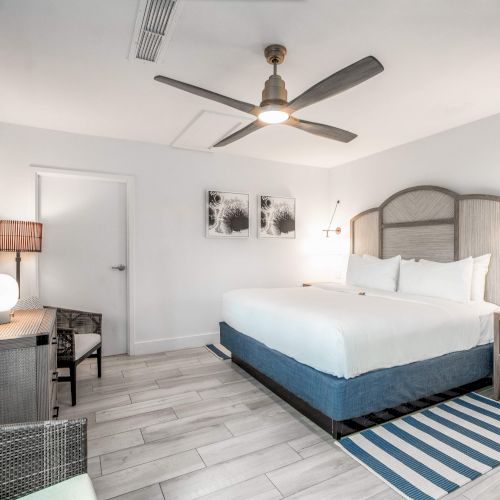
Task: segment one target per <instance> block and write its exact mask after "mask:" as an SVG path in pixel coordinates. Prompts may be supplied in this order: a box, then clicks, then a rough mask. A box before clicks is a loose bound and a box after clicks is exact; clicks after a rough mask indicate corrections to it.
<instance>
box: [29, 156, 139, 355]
mask: <svg viewBox="0 0 500 500" xmlns="http://www.w3.org/2000/svg"><path fill="white" fill-rule="evenodd" d="M30 167H31V168H32V169H33V174H34V191H35V198H34V199H35V220H36V221H38V220H39V217H40V179H41V177H59V178H61V177H71V178H80V179H86V180H96V181H104V182H118V183H121V184H125V205H126V209H125V210H126V213H125V224H126V226H125V231H126V235H125V239H126V265H127V275H126V286H125V288H126V292H125V293H126V305H125V307H126V311H127V331H126V334H127V352H128V354H129V355H133V354H135V293H134V290H135V251H134V241H135V177H134V176H131V175H121V174H114V173H109V172H96V171H89V170H77V169H70V168H60V167H48V166H44V165H30ZM37 257H38V256H37ZM35 280H36V282H35V289H36V291H37V294H38V295H39V294H40V266H39V265H38V258H37V259H36V263H35Z"/></svg>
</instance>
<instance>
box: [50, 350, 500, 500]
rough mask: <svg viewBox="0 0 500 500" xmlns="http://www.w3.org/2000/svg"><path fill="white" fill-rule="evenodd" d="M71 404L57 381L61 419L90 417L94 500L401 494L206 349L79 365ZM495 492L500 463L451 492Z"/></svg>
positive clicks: (461, 497)
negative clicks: (99, 366) (74, 400)
mask: <svg viewBox="0 0 500 500" xmlns="http://www.w3.org/2000/svg"><path fill="white" fill-rule="evenodd" d="M77 376H78V387H77V391H78V394H77V405H76V406H75V407H71V406H70V394H69V384H68V383H60V384H59V404H60V406H61V411H60V415H61V418H71V417H77V416H78V417H79V416H83V417H86V418H87V419H88V456H89V461H88V469H89V474H90V476H91V477H92V480H93V484H94V487H95V489H96V492H97V495H98V497H99V499H108V498H119V499H122V500H125V499H126V500H132V499H133V500H163V499H167V500H170V499H172V500H177V499H178V500H190V499H198V498H202V499H204V500H208V499H210V500H214V499H221V500H245V499H251V498H252V499H258V500H272V499H278V498H293V499H311V500H312V499H315V500H323V499H325V500H326V499H341V500H344V499H353V500H361V499H370V500H391V499H398V498H400V496H399V495H398V494H396V493H395V492H394V491H393V490H391V489H390V488H389V487H388V486H387V485H386V484H385V483H383V482H382V481H381V480H379V479H378V478H377V477H376V476H374V475H373V474H371V473H369V472H368V471H367V470H366V469H365V468H364V467H362V466H360V465H359V464H358V463H357V462H356V461H354V460H353V459H352V458H350V457H349V456H348V455H346V454H345V453H344V452H343V451H342V450H340V449H339V448H338V447H337V446H335V445H334V441H333V439H332V438H331V437H330V436H329V435H328V434H327V433H326V432H324V431H323V430H321V429H320V428H319V427H317V426H316V425H315V424H313V423H312V422H310V421H309V420H308V419H306V418H305V417H303V416H302V415H301V414H299V413H298V412H297V411H295V410H294V409H293V408H291V407H290V406H289V405H288V404H286V403H285V402H283V401H282V400H281V399H279V398H278V397H277V396H275V395H274V394H272V393H271V392H270V391H269V390H268V389H266V388H265V387H263V386H262V385H261V384H259V383H258V382H257V381H255V380H254V379H252V378H251V377H250V376H249V375H247V374H246V373H245V372H244V371H243V370H241V369H240V368H238V367H237V366H235V365H233V364H232V363H231V361H221V360H219V359H217V358H216V357H215V356H213V355H212V354H211V353H210V352H208V351H207V350H206V349H205V348H194V349H183V350H179V351H171V352H166V353H161V354H151V355H147V356H133V357H130V356H113V357H108V358H104V359H103V374H102V378H101V379H98V378H97V369H96V365H95V360H94V359H92V360H87V361H85V362H84V363H82V364H81V365H80V366H79V367H78V372H77ZM447 498H449V499H450V500H451V499H452V498H453V499H455V500H471V499H473V500H475V499H484V500H487V499H499V498H500V471H492V472H490V473H489V474H487V475H485V476H483V477H482V478H479V479H477V480H476V481H474V482H473V483H470V484H469V485H467V486H465V487H463V488H461V489H460V490H458V491H456V492H454V493H453V494H452V495H449V496H448V497H447Z"/></svg>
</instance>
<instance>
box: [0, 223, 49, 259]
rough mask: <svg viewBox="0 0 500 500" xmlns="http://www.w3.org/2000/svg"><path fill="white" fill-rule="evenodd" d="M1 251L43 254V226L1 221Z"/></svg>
mask: <svg viewBox="0 0 500 500" xmlns="http://www.w3.org/2000/svg"><path fill="white" fill-rule="evenodd" d="M0 251H3V252H41V251H42V224H41V223H40V222H31V221H22V220H0Z"/></svg>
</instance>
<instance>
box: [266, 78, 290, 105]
mask: <svg viewBox="0 0 500 500" xmlns="http://www.w3.org/2000/svg"><path fill="white" fill-rule="evenodd" d="M287 98H288V95H287V91H286V88H285V82H284V80H283V79H282V78H281V76H279V75H271V76H270V77H269V79H268V80H267V81H266V83H265V85H264V90H263V91H262V102H261V103H260V105H261V107H264V106H270V105H271V106H272V105H274V106H280V107H281V106H286V105H287V104H288V102H287Z"/></svg>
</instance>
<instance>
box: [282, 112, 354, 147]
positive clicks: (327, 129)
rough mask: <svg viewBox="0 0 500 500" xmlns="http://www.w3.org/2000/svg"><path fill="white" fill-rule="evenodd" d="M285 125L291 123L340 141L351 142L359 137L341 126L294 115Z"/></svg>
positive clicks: (304, 129) (292, 125) (293, 125)
mask: <svg viewBox="0 0 500 500" xmlns="http://www.w3.org/2000/svg"><path fill="white" fill-rule="evenodd" d="M285 125H290V126H291V127H295V128H298V129H300V130H303V131H304V132H309V133H310V134H314V135H319V136H321V137H326V138H327V139H333V140H334V141H340V142H351V141H352V140H353V139H355V138H356V137H358V136H357V135H356V134H353V133H352V132H348V131H347V130H342V129H341V128H337V127H331V126H330V125H324V124H323V123H314V122H308V121H306V120H298V119H297V118H293V117H292V118H290V119H289V120H287V121H286V122H285Z"/></svg>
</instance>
